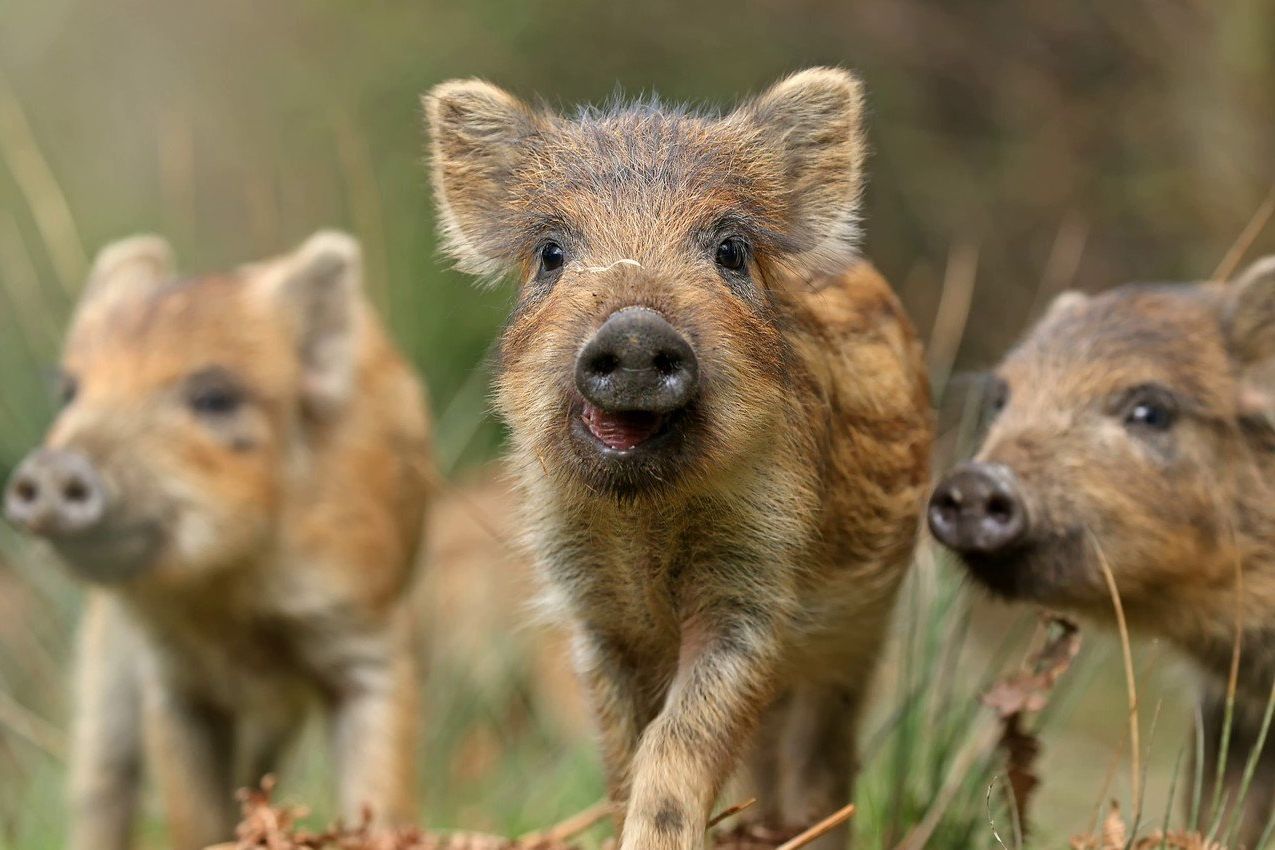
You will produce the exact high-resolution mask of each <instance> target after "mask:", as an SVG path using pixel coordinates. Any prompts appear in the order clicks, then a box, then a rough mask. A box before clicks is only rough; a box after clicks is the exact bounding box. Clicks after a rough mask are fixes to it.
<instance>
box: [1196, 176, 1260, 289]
mask: <svg viewBox="0 0 1275 850" xmlns="http://www.w3.org/2000/svg"><path fill="white" fill-rule="evenodd" d="M1272 213H1275V184H1271V190H1270V191H1269V192H1267V193H1266V200H1264V201H1262V203H1261V205H1260V206H1258V208H1257V210H1256V211H1255V212H1254V213H1253V217H1252V218H1250V219H1249V221H1248V224H1246V225H1245V226H1244V229H1243V230H1242V231H1240V235H1239V238H1238V239H1236V240H1235V243H1234V244H1233V245H1231V247H1230V250H1228V251H1227V252H1226V256H1224V257H1223V258H1222V262H1220V263H1218V265H1217V268H1216V269H1214V270H1213V276H1212V277H1210V278H1209V280H1220V281H1227V280H1230V279H1231V276H1232V275H1234V274H1235V270H1236V269H1238V268H1239V267H1240V263H1241V262H1242V261H1243V260H1244V255H1245V254H1247V253H1248V249H1249V248H1251V247H1253V243H1254V242H1255V241H1257V237H1258V236H1260V235H1261V233H1262V230H1263V229H1265V227H1266V224H1267V222H1269V221H1270V220H1271V214H1272Z"/></svg>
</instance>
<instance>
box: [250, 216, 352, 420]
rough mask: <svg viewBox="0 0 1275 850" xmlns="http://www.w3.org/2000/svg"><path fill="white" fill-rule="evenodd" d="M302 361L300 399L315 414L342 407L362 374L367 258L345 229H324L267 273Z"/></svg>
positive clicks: (326, 413) (326, 412) (324, 415)
mask: <svg viewBox="0 0 1275 850" xmlns="http://www.w3.org/2000/svg"><path fill="white" fill-rule="evenodd" d="M268 280H269V286H270V288H271V295H272V297H274V298H275V299H276V302H277V305H278V307H279V309H281V310H283V311H284V312H285V314H286V316H287V321H288V322H289V324H290V325H291V327H292V329H293V332H294V334H295V338H296V345H297V354H298V356H299V358H300V360H301V402H302V405H303V406H304V408H305V410H306V412H307V413H310V414H312V415H314V416H315V417H317V418H323V417H327V416H330V415H332V414H333V413H335V412H336V411H338V410H340V409H341V408H342V407H343V406H344V405H345V403H346V402H347V401H348V400H349V398H350V396H351V395H353V393H354V388H355V387H354V384H355V379H356V377H357V374H358V329H359V311H360V309H361V307H362V297H363V296H362V293H363V257H362V252H361V251H360V249H359V243H358V242H357V241H356V240H355V239H354V237H352V236H350V235H349V234H346V233H340V232H337V231H320V232H318V233H316V234H314V235H313V236H311V237H310V238H309V239H307V240H306V241H305V243H304V244H302V245H301V247H299V248H297V250H296V251H294V252H293V253H292V254H290V255H288V256H287V257H285V258H284V259H283V260H282V261H281V264H280V267H279V268H278V270H277V274H274V275H271V276H270V277H269V279H268Z"/></svg>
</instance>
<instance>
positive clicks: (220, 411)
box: [190, 387, 242, 416]
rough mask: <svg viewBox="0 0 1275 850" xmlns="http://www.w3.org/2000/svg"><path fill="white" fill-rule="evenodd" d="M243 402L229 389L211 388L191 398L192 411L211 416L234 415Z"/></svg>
mask: <svg viewBox="0 0 1275 850" xmlns="http://www.w3.org/2000/svg"><path fill="white" fill-rule="evenodd" d="M241 401H242V399H241V398H240V396H239V394H238V393H237V392H235V391H234V390H232V389H230V388H229V387H209V388H208V389H205V390H201V391H200V392H198V393H195V394H194V395H192V396H191V397H190V409H191V410H193V411H195V412H196V413H202V414H206V415H209V416H217V415H224V414H227V413H232V412H233V411H234V410H235V408H237V407H239V403H240V402H241Z"/></svg>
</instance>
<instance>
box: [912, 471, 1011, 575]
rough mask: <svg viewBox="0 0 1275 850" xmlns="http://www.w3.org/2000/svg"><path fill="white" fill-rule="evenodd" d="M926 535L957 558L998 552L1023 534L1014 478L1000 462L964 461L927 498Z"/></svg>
mask: <svg viewBox="0 0 1275 850" xmlns="http://www.w3.org/2000/svg"><path fill="white" fill-rule="evenodd" d="M929 519H930V531H932V532H934V536H935V537H936V538H938V541H939V542H940V543H942V544H943V545H945V546H947V547H949V548H951V549H955V550H956V551H957V552H960V553H961V554H972V555H991V554H995V553H997V552H1002V551H1004V550H1006V549H1008V548H1010V547H1012V546H1013V545H1014V544H1015V543H1017V542H1019V541H1020V540H1022V539H1023V537H1024V536H1025V535H1026V533H1027V510H1026V508H1025V506H1024V505H1023V498H1022V495H1021V493H1020V490H1019V487H1018V480H1017V476H1015V475H1014V473H1013V471H1012V470H1011V469H1010V468H1009V467H1007V466H1004V465H1002V464H999V463H967V464H963V465H961V466H958V467H957V468H956V469H954V470H953V471H952V472H951V473H950V474H949V475H948V476H947V477H946V478H944V479H943V480H942V481H941V482H939V485H938V487H936V488H935V490H934V495H933V496H931V497H930V509H929Z"/></svg>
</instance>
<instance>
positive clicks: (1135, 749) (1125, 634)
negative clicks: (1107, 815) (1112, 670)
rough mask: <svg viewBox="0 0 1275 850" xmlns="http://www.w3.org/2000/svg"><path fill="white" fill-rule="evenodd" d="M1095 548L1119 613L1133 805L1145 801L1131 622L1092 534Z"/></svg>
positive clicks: (1114, 579) (1113, 603) (1118, 622)
mask: <svg viewBox="0 0 1275 850" xmlns="http://www.w3.org/2000/svg"><path fill="white" fill-rule="evenodd" d="M1089 537H1090V543H1091V544H1092V545H1093V547H1094V551H1096V552H1097V553H1098V565H1099V566H1100V567H1102V576H1103V578H1104V579H1105V580H1106V582H1107V591H1108V592H1109V593H1110V594H1111V605H1112V608H1113V609H1114V610H1115V614H1116V628H1117V630H1118V631H1119V633H1120V652H1121V657H1122V658H1123V660H1124V676H1125V687H1126V689H1127V690H1128V698H1129V784H1130V785H1131V786H1132V788H1133V802H1134V806H1135V807H1138V808H1140V807H1141V805H1142V745H1141V743H1140V740H1139V734H1138V685H1137V681H1136V680H1135V677H1134V674H1133V650H1132V648H1131V645H1130V643H1129V625H1128V623H1126V622H1125V617H1124V605H1123V604H1122V603H1121V601H1120V589H1119V588H1118V587H1116V577H1115V575H1114V574H1113V573H1112V572H1111V566H1110V565H1109V564H1108V563H1107V556H1106V555H1105V554H1104V553H1103V551H1102V547H1101V546H1099V545H1098V541H1097V539H1096V538H1094V537H1093V535H1089Z"/></svg>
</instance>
